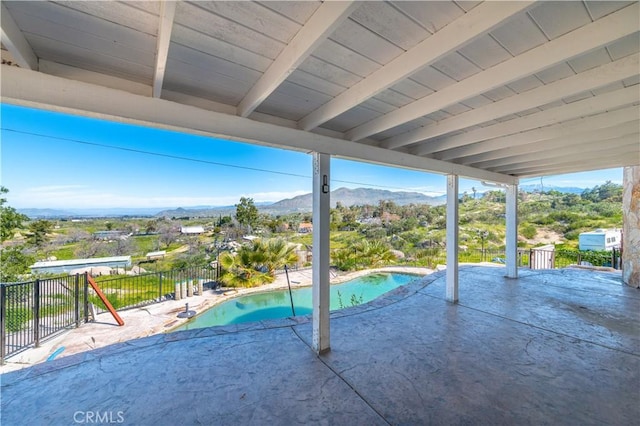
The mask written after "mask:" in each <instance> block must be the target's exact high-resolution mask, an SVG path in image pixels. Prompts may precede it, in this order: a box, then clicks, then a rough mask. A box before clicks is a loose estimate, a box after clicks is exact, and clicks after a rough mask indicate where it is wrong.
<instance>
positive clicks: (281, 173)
mask: <svg viewBox="0 0 640 426" xmlns="http://www.w3.org/2000/svg"><path fill="white" fill-rule="evenodd" d="M2 130H4V131H7V132H13V133H20V134H24V135H29V136H37V137H42V138H48V139H54V140H59V141H65V142H71V143H77V144H81V145H88V146H97V147H101V148H107V149H114V150H119V151H126V152H133V153H136V154H143V155H152V156H156V157H163V158H170V159H173V160H181V161H191V162H194V163H201V164H209V165H214V166H220V167H229V168H234V169H241V170H250V171H254V172H262V173H271V174H276V175H281V176H289V177H298V178H303V179H311V178H312V177H311V176H308V175H301V174H297V173H289V172H283V171H279V170H269V169H262V168H258V167H249V166H242V165H239V164H232V163H223V162H220V161H211V160H203V159H201V158H193V157H184V156H181V155H174V154H165V153H161V152H154V151H148V150H143V149H136V148H126V147H122V146H117V145H109V144H104V143H99V142H89V141H84V140H79V139H73V138H64V137H60V136H51V135H45V134H42V133H35V132H27V131H24V130H17V129H10V128H7V127H2ZM331 181H332V182H335V183H345V184H351V185H364V186H370V187H376V188H383V189H399V190H403V191H407V190H408V189H407V188H403V187H398V186H391V185H377V184H372V183H367V182H357V181H349V180H339V179H331ZM429 192H433V193H438V194H446V192H441V191H429Z"/></svg>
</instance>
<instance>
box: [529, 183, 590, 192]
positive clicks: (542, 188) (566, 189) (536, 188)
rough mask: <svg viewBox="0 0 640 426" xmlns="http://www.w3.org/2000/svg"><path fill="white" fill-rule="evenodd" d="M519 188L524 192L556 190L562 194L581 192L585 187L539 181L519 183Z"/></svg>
mask: <svg viewBox="0 0 640 426" xmlns="http://www.w3.org/2000/svg"><path fill="white" fill-rule="evenodd" d="M520 190H521V191H524V192H540V191H544V192H547V191H558V192H562V193H564V194H582V192H584V190H585V188H578V187H575V186H554V185H540V184H539V183H534V184H529V185H520Z"/></svg>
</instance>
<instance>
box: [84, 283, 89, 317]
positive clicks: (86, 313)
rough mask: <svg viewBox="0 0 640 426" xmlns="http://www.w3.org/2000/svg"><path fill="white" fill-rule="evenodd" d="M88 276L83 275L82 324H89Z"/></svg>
mask: <svg viewBox="0 0 640 426" xmlns="http://www.w3.org/2000/svg"><path fill="white" fill-rule="evenodd" d="M88 276H89V274H88V272H85V273H84V322H85V323H88V322H89V278H88Z"/></svg>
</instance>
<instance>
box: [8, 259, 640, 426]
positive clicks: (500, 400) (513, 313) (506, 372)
mask: <svg viewBox="0 0 640 426" xmlns="http://www.w3.org/2000/svg"><path fill="white" fill-rule="evenodd" d="M504 272H505V271H504V269H503V268H491V267H482V266H471V267H463V268H461V270H460V303H459V304H457V305H453V304H449V303H447V302H445V300H444V285H445V276H444V272H438V273H435V274H432V275H430V276H427V277H426V278H424V279H422V280H421V281H420V282H419V283H414V284H410V285H408V286H405V287H403V288H400V289H397V290H395V291H394V292H392V293H390V294H389V295H387V296H385V297H384V298H381V299H378V300H376V301H374V302H372V303H369V304H367V305H363V306H359V307H355V308H350V309H347V310H343V311H340V312H335V313H334V314H333V315H332V322H331V346H332V350H331V351H330V352H329V353H327V354H326V355H323V356H321V357H317V356H316V355H315V354H314V353H313V352H312V351H311V349H310V347H309V345H310V338H311V324H310V322H309V320H308V318H295V319H285V320H277V321H269V322H263V323H254V324H245V325H236V326H229V327H215V328H207V329H201V330H190V331H185V332H177V333H172V334H162V335H156V336H151V337H147V338H143V339H138V340H132V341H129V342H124V343H119V344H115V345H112V346H108V347H105V348H101V349H97V350H94V351H89V352H85V353H81V354H77V355H72V356H68V357H65V358H61V359H57V360H54V361H52V362H47V363H43V364H39V365H36V366H33V367H30V368H26V369H23V370H19V371H15V372H10V373H6V374H4V375H2V376H0V379H1V381H2V386H1V394H0V396H1V399H2V401H1V407H2V413H1V416H2V418H1V419H0V421H1V422H2V424H7V425H23V424H55V425H58V424H77V423H100V422H97V421H96V420H100V421H101V422H102V423H107V422H109V421H111V422H113V423H120V424H137V425H146V424H156V425H165V424H184V425H192V424H204V425H219V424H222V425H245V424H260V425H262V424H270V425H291V424H336V425H342V424H349V425H352V424H363V425H376V424H381V425H385V424H447V425H448V424H518V425H520V424H536V425H537V424H563V425H565V424H575V425H586V424H598V425H601V424H613V425H616V424H619V425H630V424H637V422H638V419H639V418H640V404H638V401H639V400H640V291H639V290H636V289H632V288H628V287H625V286H623V285H622V284H621V281H620V275H619V274H615V273H606V272H594V271H585V270H577V269H575V270H574V269H564V270H552V271H530V270H521V271H520V278H518V279H516V280H514V279H506V278H504V277H503V275H504Z"/></svg>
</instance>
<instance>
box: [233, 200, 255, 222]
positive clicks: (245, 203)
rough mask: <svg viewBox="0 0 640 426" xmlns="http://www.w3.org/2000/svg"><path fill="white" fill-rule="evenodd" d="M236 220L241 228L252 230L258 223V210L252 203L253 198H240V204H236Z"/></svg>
mask: <svg viewBox="0 0 640 426" xmlns="http://www.w3.org/2000/svg"><path fill="white" fill-rule="evenodd" d="M236 220H237V221H238V223H239V224H240V225H242V226H246V227H248V228H249V229H253V228H254V227H255V226H256V224H257V223H258V208H257V207H256V206H255V204H254V203H253V198H245V197H240V203H238V204H236Z"/></svg>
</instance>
